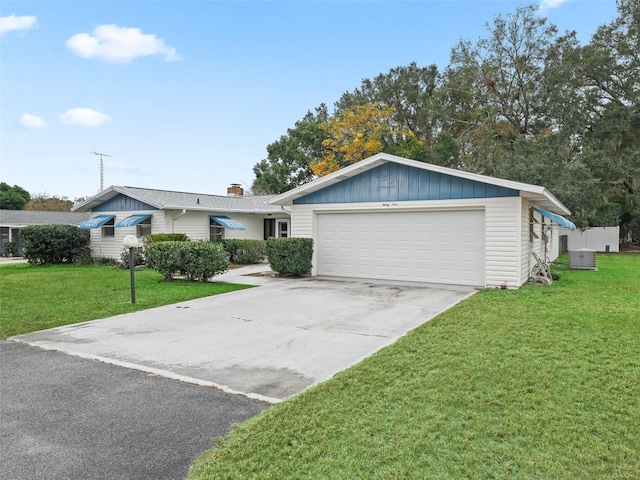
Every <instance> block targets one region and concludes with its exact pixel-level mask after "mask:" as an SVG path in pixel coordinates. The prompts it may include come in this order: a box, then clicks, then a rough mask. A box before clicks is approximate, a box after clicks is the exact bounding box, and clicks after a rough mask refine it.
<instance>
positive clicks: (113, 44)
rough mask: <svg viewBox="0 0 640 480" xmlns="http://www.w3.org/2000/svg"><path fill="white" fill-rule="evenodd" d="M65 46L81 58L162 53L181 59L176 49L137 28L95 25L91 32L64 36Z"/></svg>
mask: <svg viewBox="0 0 640 480" xmlns="http://www.w3.org/2000/svg"><path fill="white" fill-rule="evenodd" d="M67 47H69V48H70V49H71V50H73V51H74V52H75V53H77V54H78V55H80V56H81V57H83V58H93V57H97V58H102V59H104V60H109V61H112V62H124V63H126V62H130V61H131V60H133V59H135V58H138V57H146V56H151V55H163V56H164V60H165V61H166V62H171V61H176V60H181V58H180V56H179V55H178V54H177V53H176V49H175V48H173V47H168V46H166V45H165V43H164V40H162V39H161V38H157V37H156V36H155V35H153V34H144V33H142V31H141V30H140V29H139V28H126V27H119V26H117V25H99V26H97V27H96V28H95V29H94V30H93V35H90V34H88V33H78V34H77V35H74V36H73V37H71V38H70V39H69V40H67Z"/></svg>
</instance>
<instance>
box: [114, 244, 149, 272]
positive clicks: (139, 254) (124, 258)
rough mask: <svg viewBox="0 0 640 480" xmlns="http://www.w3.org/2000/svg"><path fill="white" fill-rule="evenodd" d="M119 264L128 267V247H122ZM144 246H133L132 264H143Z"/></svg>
mask: <svg viewBox="0 0 640 480" xmlns="http://www.w3.org/2000/svg"><path fill="white" fill-rule="evenodd" d="M120 264H121V265H122V266H123V267H124V268H129V249H128V248H124V249H122V253H120ZM144 264H145V259H144V247H133V265H134V266H136V265H144Z"/></svg>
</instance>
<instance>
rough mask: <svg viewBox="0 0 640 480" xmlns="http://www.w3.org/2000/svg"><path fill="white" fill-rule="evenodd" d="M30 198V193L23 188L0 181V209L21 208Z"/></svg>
mask: <svg viewBox="0 0 640 480" xmlns="http://www.w3.org/2000/svg"><path fill="white" fill-rule="evenodd" d="M29 200H31V195H30V194H29V192H27V191H26V190H25V189H24V188H22V187H19V186H18V185H14V186H13V187H11V186H10V185H9V184H7V183H5V182H2V183H0V209H4V210H23V209H24V207H25V205H26V204H27V202H29Z"/></svg>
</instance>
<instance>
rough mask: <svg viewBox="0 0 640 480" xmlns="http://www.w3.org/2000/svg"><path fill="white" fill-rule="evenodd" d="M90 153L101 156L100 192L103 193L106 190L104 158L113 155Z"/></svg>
mask: <svg viewBox="0 0 640 480" xmlns="http://www.w3.org/2000/svg"><path fill="white" fill-rule="evenodd" d="M89 153H93V154H94V155H99V156H100V191H102V190H104V162H103V161H102V157H110V156H111V155H107V154H106V153H98V152H96V151H95V150H94V151H93V152H89Z"/></svg>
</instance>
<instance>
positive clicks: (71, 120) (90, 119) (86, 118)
mask: <svg viewBox="0 0 640 480" xmlns="http://www.w3.org/2000/svg"><path fill="white" fill-rule="evenodd" d="M109 120H111V117H110V116H109V115H107V114H105V113H102V112H98V111H96V110H91V109H90V108H72V109H71V110H67V111H66V112H64V113H63V114H62V115H60V122H61V123H64V124H65V125H80V126H83V127H99V126H100V125H103V124H105V123H106V122H108V121H109Z"/></svg>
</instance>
